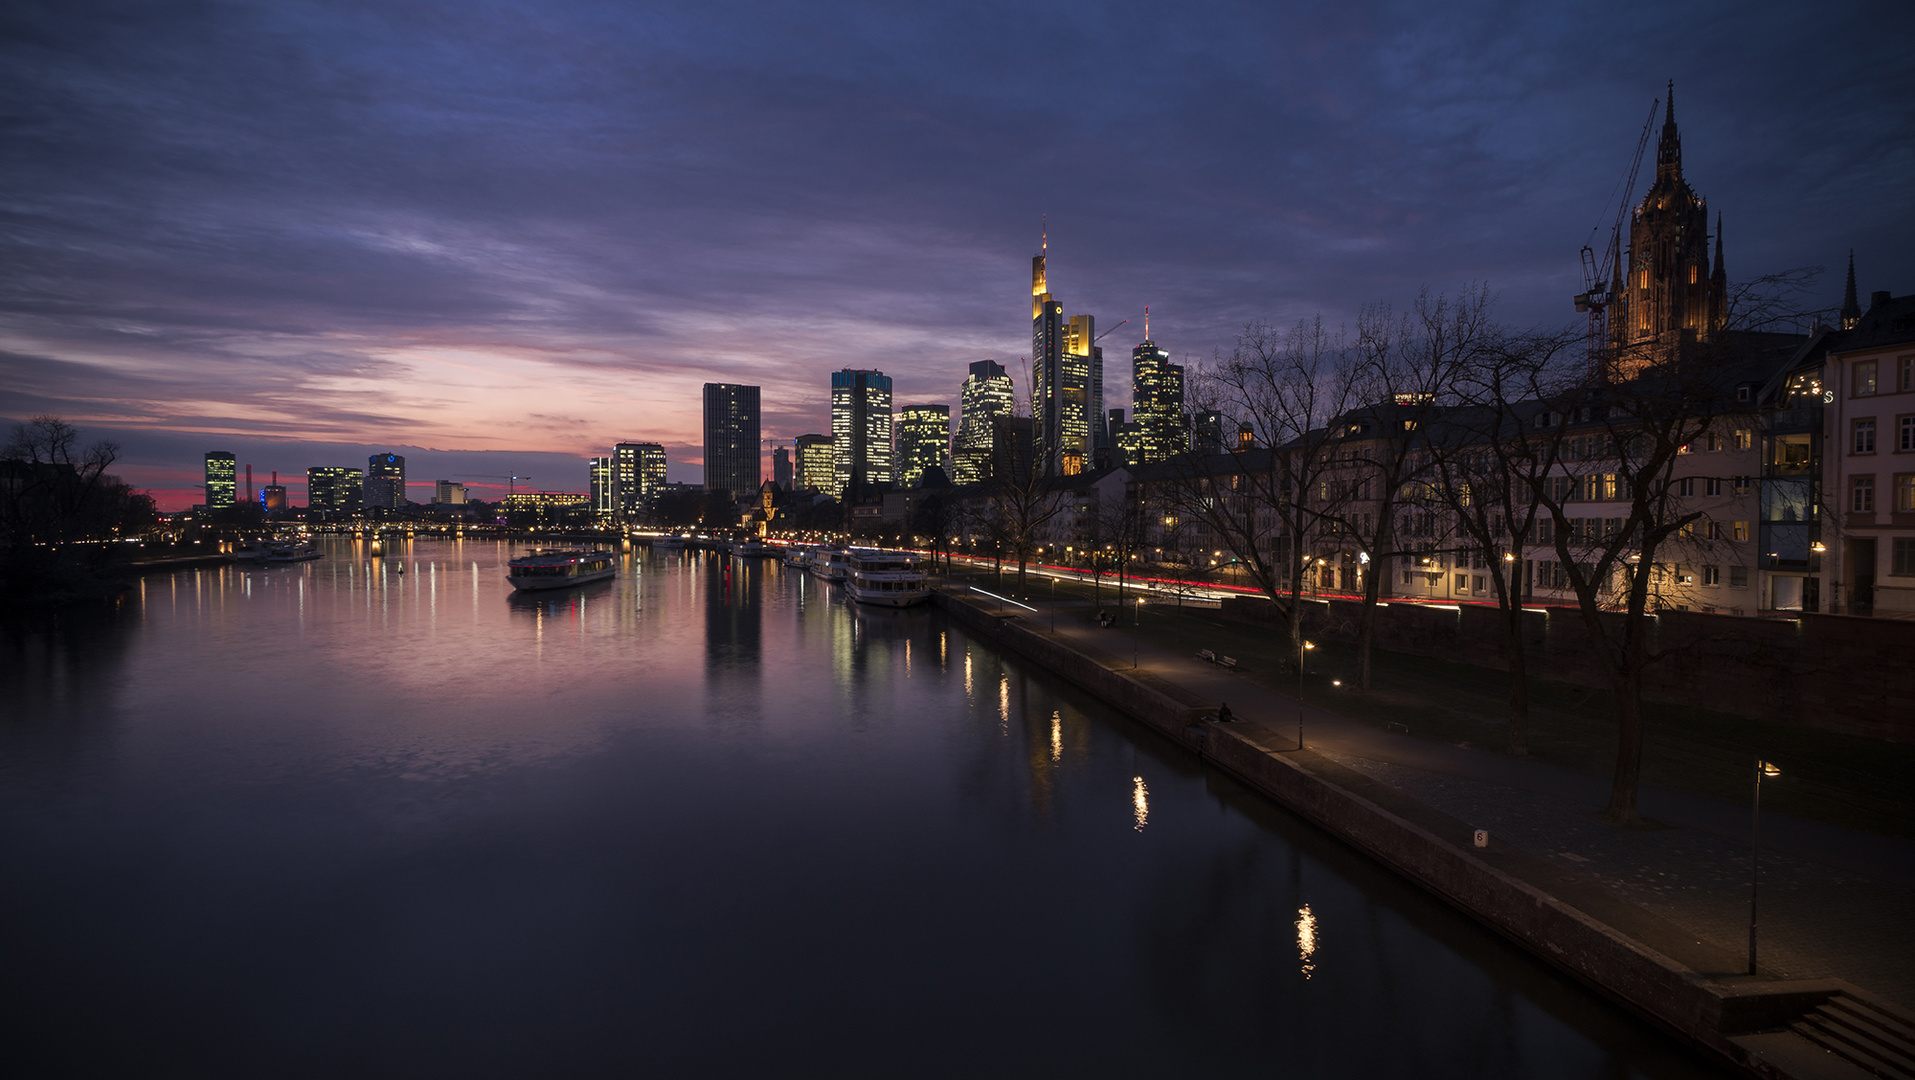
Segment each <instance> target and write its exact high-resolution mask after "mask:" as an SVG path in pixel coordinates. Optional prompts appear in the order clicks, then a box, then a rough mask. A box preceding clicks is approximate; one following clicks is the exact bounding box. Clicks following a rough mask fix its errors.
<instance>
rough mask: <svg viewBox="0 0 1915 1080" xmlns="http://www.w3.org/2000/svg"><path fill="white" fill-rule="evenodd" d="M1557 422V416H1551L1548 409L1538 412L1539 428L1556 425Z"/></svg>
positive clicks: (1537, 423)
mask: <svg viewBox="0 0 1915 1080" xmlns="http://www.w3.org/2000/svg"><path fill="white" fill-rule="evenodd" d="M1555 424H1556V418H1555V417H1554V416H1551V415H1550V414H1549V412H1548V411H1547V410H1545V411H1543V412H1539V413H1537V414H1536V426H1537V427H1539V428H1546V427H1554V426H1555Z"/></svg>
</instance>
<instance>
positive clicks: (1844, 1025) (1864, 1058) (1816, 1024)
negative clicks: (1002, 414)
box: [1789, 993, 1915, 1080]
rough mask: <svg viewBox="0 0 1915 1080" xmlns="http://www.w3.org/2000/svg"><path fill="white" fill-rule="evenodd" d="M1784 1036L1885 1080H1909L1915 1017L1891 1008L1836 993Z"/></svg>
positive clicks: (1913, 1076)
mask: <svg viewBox="0 0 1915 1080" xmlns="http://www.w3.org/2000/svg"><path fill="white" fill-rule="evenodd" d="M1789 1030H1790V1031H1792V1032H1794V1033H1795V1034H1796V1035H1798V1036H1800V1037H1801V1038H1803V1039H1805V1040H1807V1041H1808V1042H1810V1043H1813V1044H1814V1045H1816V1046H1818V1047H1820V1048H1822V1049H1823V1050H1826V1051H1828V1052H1829V1053H1831V1054H1834V1055H1835V1056H1836V1057H1839V1058H1841V1059H1842V1060H1844V1061H1846V1062H1848V1063H1849V1064H1851V1065H1854V1066H1856V1067H1857V1068H1860V1069H1863V1070H1865V1071H1867V1072H1870V1073H1873V1074H1874V1075H1876V1076H1880V1077H1883V1078H1885V1080H1915V1017H1911V1016H1910V1015H1909V1014H1907V1013H1905V1012H1903V1011H1901V1010H1900V1009H1897V1008H1895V1007H1894V1006H1890V1005H1884V1004H1880V1003H1877V1002H1872V1001H1866V1000H1863V999H1861V998H1857V997H1854V996H1851V995H1848V994H1840V993H1838V994H1836V995H1835V996H1833V997H1831V998H1829V999H1828V1000H1827V1001H1825V1002H1823V1003H1822V1004H1820V1005H1817V1006H1816V1007H1815V1008H1813V1009H1811V1010H1809V1012H1807V1013H1805V1014H1804V1015H1803V1016H1802V1018H1801V1019H1799V1020H1797V1021H1795V1022H1794V1023H1793V1024H1790V1025H1789Z"/></svg>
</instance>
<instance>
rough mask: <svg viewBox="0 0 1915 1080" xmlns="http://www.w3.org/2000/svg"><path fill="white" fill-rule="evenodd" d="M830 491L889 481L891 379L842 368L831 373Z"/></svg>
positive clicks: (841, 493)
mask: <svg viewBox="0 0 1915 1080" xmlns="http://www.w3.org/2000/svg"><path fill="white" fill-rule="evenodd" d="M831 451H832V454H831V456H832V477H831V482H832V484H833V485H834V487H833V490H832V494H835V495H840V496H843V495H844V494H845V493H846V491H847V490H848V489H852V490H853V494H855V488H856V487H859V486H862V485H865V484H889V483H891V481H892V480H893V478H894V477H893V474H892V454H891V377H890V376H889V375H886V374H885V373H884V372H882V371H857V370H853V369H852V368H845V369H844V370H843V371H836V372H833V373H832V375H831Z"/></svg>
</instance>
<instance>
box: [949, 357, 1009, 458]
mask: <svg viewBox="0 0 1915 1080" xmlns="http://www.w3.org/2000/svg"><path fill="white" fill-rule="evenodd" d="M1014 401H1015V397H1014V394H1013V389H1012V386H1011V376H1010V374H1009V373H1008V372H1006V371H1005V370H1004V365H1002V364H1000V363H997V362H996V361H994V360H979V361H977V362H976V363H974V364H972V365H971V373H970V374H969V375H967V376H965V378H964V386H963V388H962V389H961V390H960V391H959V392H958V433H957V449H956V452H954V453H953V454H952V456H951V471H952V476H951V479H952V480H953V481H955V482H957V483H959V484H975V483H978V482H979V481H981V480H983V479H985V478H986V477H987V476H989V475H990V472H991V431H992V428H991V425H992V423H993V422H995V421H996V420H997V419H998V418H999V417H1008V416H1010V415H1011V414H1012V412H1013V411H1014V408H1013V403H1014Z"/></svg>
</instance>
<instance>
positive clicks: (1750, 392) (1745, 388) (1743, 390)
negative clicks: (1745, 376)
mask: <svg viewBox="0 0 1915 1080" xmlns="http://www.w3.org/2000/svg"><path fill="white" fill-rule="evenodd" d="M1754 397H1755V388H1754V387H1752V386H1750V385H1749V384H1748V383H1743V384H1742V385H1741V386H1738V387H1736V388H1735V399H1736V400H1737V401H1748V400H1750V399H1752V398H1754Z"/></svg>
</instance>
